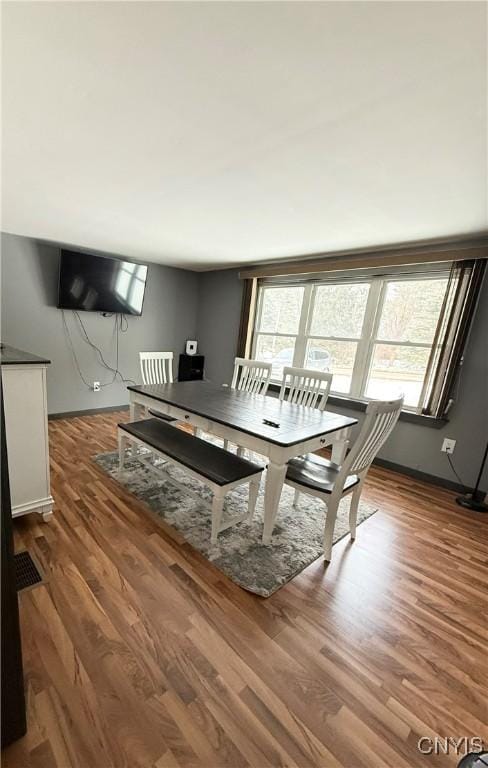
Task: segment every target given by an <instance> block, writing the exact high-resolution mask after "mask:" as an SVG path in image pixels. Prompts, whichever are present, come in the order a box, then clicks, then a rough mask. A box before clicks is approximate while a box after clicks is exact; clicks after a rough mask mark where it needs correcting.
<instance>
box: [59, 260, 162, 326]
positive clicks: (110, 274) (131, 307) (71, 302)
mask: <svg viewBox="0 0 488 768" xmlns="http://www.w3.org/2000/svg"><path fill="white" fill-rule="evenodd" d="M146 277H147V266H145V265H144V264H134V263H133V262H131V261H121V260H120V259H112V258H108V257H105V256H95V255H93V254H91V253H78V252H76V251H65V250H62V251H61V262H60V267H59V294H58V307H59V308H60V309H76V310H85V311H88V312H107V313H115V312H120V313H122V314H126V315H141V314H142V305H143V302H144V291H145V288H146Z"/></svg>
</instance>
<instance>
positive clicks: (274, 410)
mask: <svg viewBox="0 0 488 768" xmlns="http://www.w3.org/2000/svg"><path fill="white" fill-rule="evenodd" d="M128 390H129V411H130V420H131V421H136V420H137V419H140V418H144V417H145V414H146V410H147V409H152V410H153V411H156V412H158V413H162V414H164V415H167V416H169V417H171V418H174V419H175V420H177V421H180V422H182V423H184V424H189V425H191V426H192V427H194V428H195V429H196V430H199V431H200V430H201V431H202V432H205V433H208V434H210V435H214V436H216V437H219V438H222V439H223V440H227V441H229V442H231V443H235V444H236V445H238V446H239V447H241V448H246V449H248V450H250V451H253V452H255V453H258V454H260V456H263V457H264V458H265V459H267V472H266V473H265V478H266V479H265V493H264V526H263V543H264V544H269V543H270V540H271V535H272V532H273V528H274V525H275V521H276V518H277V515H278V510H279V502H280V496H281V492H282V489H283V483H284V480H285V475H286V471H287V463H288V461H289V460H290V459H292V458H294V457H296V456H302V455H304V454H306V453H310V452H312V451H317V450H319V449H321V448H325V447H327V446H330V447H331V449H332V461H334V462H335V463H336V464H341V463H342V461H343V460H344V457H345V454H346V451H347V446H348V443H349V440H350V434H351V429H352V428H353V427H354V426H355V425H356V424H357V419H354V418H351V417H349V416H343V415H342V414H339V413H333V412H332V411H328V410H323V411H321V410H319V409H318V408H311V407H307V406H303V405H296V404H294V403H289V402H287V401H286V400H281V399H279V398H278V397H274V396H272V395H270V394H267V395H258V394H251V393H249V392H244V391H240V390H238V389H232V388H230V387H226V386H221V385H218V384H214V383H212V382H209V381H179V382H173V383H168V384H147V385H144V384H142V385H129V386H128Z"/></svg>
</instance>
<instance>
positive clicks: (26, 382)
mask: <svg viewBox="0 0 488 768" xmlns="http://www.w3.org/2000/svg"><path fill="white" fill-rule="evenodd" d="M2 382H3V398H4V407H5V431H6V437H7V453H8V463H9V475H10V495H11V497H12V516H13V517H17V516H18V515H25V514H27V513H28V512H37V513H39V514H41V515H42V517H43V519H44V520H48V519H49V518H50V517H51V515H52V508H53V503H54V502H53V498H52V496H51V488H50V479H49V438H48V429H47V397H46V363H34V364H30V363H20V364H15V363H13V364H2Z"/></svg>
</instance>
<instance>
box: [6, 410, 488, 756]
mask: <svg viewBox="0 0 488 768" xmlns="http://www.w3.org/2000/svg"><path fill="white" fill-rule="evenodd" d="M126 418H127V414H126V413H111V414H108V415H107V414H99V415H95V416H87V417H83V418H73V419H66V420H62V421H61V420H60V421H53V422H51V423H50V437H51V466H52V481H53V494H54V497H55V501H56V508H55V515H54V518H53V520H52V521H51V522H50V523H47V524H46V523H42V521H39V520H38V519H37V518H36V517H34V516H27V517H25V518H23V519H21V520H18V521H16V525H15V528H16V547H17V549H20V548H23V547H27V548H29V550H30V551H32V552H33V553H34V555H35V556H36V558H37V560H38V561H39V562H40V563H41V565H42V567H43V569H44V570H45V573H46V578H47V582H46V583H45V584H43V585H41V586H39V587H37V588H35V589H32V590H30V591H26V592H23V593H22V594H21V595H20V612H21V624H22V633H23V647H24V663H25V680H26V688H27V702H28V722H29V730H28V734H27V736H26V737H25V738H24V739H22V740H21V741H19V742H17V743H16V744H15V745H12V746H11V747H9V748H8V749H7V750H5V751H4V753H3V755H2V757H3V765H4V768H21V766H22V767H24V766H25V768H41V767H42V768H68V767H69V766H74V767H76V768H109V767H110V766H114V767H116V768H126V767H127V768H135V767H136V766H141V767H142V766H143V767H144V768H149V767H153V768H177V767H178V766H180V768H185V767H187V766H188V768H197V767H199V766H205V767H208V768H217V766H229V768H241V767H242V768H245V766H252V768H265V767H266V766H322V767H326V768H338V767H339V766H347V767H348V768H359V767H362V766H364V767H365V768H383V767H384V766H391V767H392V768H393V767H394V768H412V767H415V766H419V768H420V766H435V767H437V766H438V767H439V768H441V766H446V765H447V766H455V765H456V764H457V762H458V759H459V758H456V757H455V755H453V754H452V753H451V754H450V755H447V756H445V755H443V756H434V755H431V756H427V755H422V754H421V753H420V752H419V750H418V747H417V743H418V740H419V738H420V737H421V736H429V737H434V736H435V735H436V734H437V735H439V736H441V737H446V736H452V737H456V738H459V737H462V736H468V737H471V736H482V737H484V738H485V741H487V742H488V732H487V727H486V720H487V704H486V688H487V683H488V668H487V656H486V650H487V618H488V589H487V583H488V577H487V571H488V568H487V565H488V548H487V537H486V531H487V524H488V521H487V520H486V516H485V517H483V516H482V515H481V514H475V513H469V512H467V511H465V510H462V509H461V508H460V507H458V506H456V505H455V503H454V496H453V494H451V493H449V492H447V491H443V490H441V489H439V488H434V487H432V486H429V485H427V484H424V483H420V482H413V481H412V480H411V479H409V478H406V477H404V476H402V475H399V474H395V473H392V472H389V471H386V470H381V469H374V470H373V471H372V472H371V473H370V476H369V478H368V481H367V484H366V488H365V499H366V500H367V501H370V502H373V503H375V504H377V505H378V506H379V507H380V511H379V512H378V513H377V514H375V515H373V517H371V518H370V519H369V520H367V521H366V522H365V523H364V524H363V525H361V526H360V527H359V528H358V537H357V540H356V542H355V543H354V544H353V545H351V544H350V542H349V540H347V539H345V540H343V541H342V542H340V543H339V544H338V545H336V546H334V549H333V558H332V563H331V564H330V565H329V566H328V567H327V568H325V567H324V563H323V561H322V560H318V561H316V562H315V563H314V564H312V565H311V566H310V567H309V568H308V569H307V570H306V571H304V572H303V573H302V574H301V575H300V576H299V577H297V578H296V579H294V580H293V582H291V583H290V584H288V585H287V586H285V587H284V588H283V589H281V590H280V591H279V592H278V593H277V594H275V595H274V596H273V597H271V598H269V599H267V600H263V599H260V598H257V597H255V596H252V595H250V594H248V593H246V592H244V591H243V590H241V589H239V588H238V587H237V586H235V585H234V584H232V583H231V582H229V581H227V580H226V579H225V577H223V576H222V574H220V573H219V572H218V571H216V570H214V569H213V568H212V566H211V565H209V564H208V563H207V562H206V561H205V560H203V559H202V558H201V557H200V555H199V554H198V553H196V552H195V551H194V550H192V549H191V548H190V547H189V546H188V545H186V544H185V543H183V542H182V541H181V539H180V538H179V536H178V534H177V533H175V532H174V531H171V530H170V529H168V528H165V527H164V525H161V524H159V523H158V522H156V521H155V520H154V518H153V517H152V516H151V514H150V513H149V512H148V511H147V510H146V509H145V507H144V505H143V504H141V503H140V502H139V501H137V499H135V498H134V497H132V496H131V495H130V494H129V493H127V492H126V491H125V490H124V489H123V488H122V487H121V486H119V485H117V483H116V482H114V481H112V480H111V479H110V478H109V477H107V476H106V475H105V474H104V473H103V472H102V471H101V470H100V469H99V468H98V467H97V466H96V465H95V464H94V463H93V462H92V460H91V457H92V456H93V455H94V454H95V453H99V452H103V451H107V450H113V449H115V443H116V440H115V424H116V423H117V421H118V420H126Z"/></svg>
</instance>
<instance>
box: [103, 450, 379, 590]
mask: <svg viewBox="0 0 488 768" xmlns="http://www.w3.org/2000/svg"><path fill="white" fill-rule="evenodd" d="M250 458H252V459H254V460H255V461H257V462H259V459H260V457H258V456H256V455H255V456H253V457H250ZM94 459H95V461H96V462H97V464H99V466H100V467H101V468H102V469H103V470H105V472H107V473H108V474H109V475H110V476H111V477H113V478H114V480H116V481H117V482H119V483H120V484H121V485H123V486H124V487H125V488H127V489H128V490H129V491H130V492H131V493H133V494H134V496H136V497H137V498H138V499H140V500H141V501H143V502H145V503H146V504H147V505H148V506H149V507H150V509H151V510H152V511H153V512H155V513H156V514H157V515H159V517H161V518H162V519H163V520H164V521H165V522H166V523H168V524H169V525H171V526H172V527H173V528H175V529H176V530H177V531H178V532H179V533H180V534H181V535H182V536H183V538H184V539H185V540H186V541H187V542H188V543H189V544H191V545H192V547H194V548H195V549H197V550H198V551H199V552H201V554H202V555H203V556H204V557H205V558H207V560H209V561H210V562H211V563H212V564H213V565H214V566H215V567H216V568H218V569H219V570H220V571H222V573H225V575H226V576H228V577H229V578H230V579H232V581H234V582H235V583H236V584H238V585H239V586H240V587H243V588H244V589H246V590H248V591H249V592H254V593H255V594H256V595H261V596H262V597H269V596H270V595H272V594H273V592H276V591H277V590H278V589H279V588H280V587H282V586H283V585H284V584H286V583H287V582H288V581H290V580H291V579H293V578H294V576H296V575H297V574H299V573H300V572H301V571H303V569H304V568H306V567H307V566H308V565H310V563H313V561H314V560H316V559H317V558H319V557H321V556H322V554H323V549H322V537H323V531H324V522H325V505H324V504H323V503H322V502H321V501H320V500H319V499H315V498H313V497H312V496H305V495H304V494H302V495H301V496H300V502H299V505H298V507H297V508H296V509H294V508H293V506H292V502H293V495H294V491H293V489H292V488H290V487H289V486H286V485H285V486H284V488H283V493H282V496H281V501H280V511H279V515H278V520H277V522H276V525H275V528H274V532H273V538H272V541H271V544H269V545H267V546H265V545H263V544H262V542H261V536H262V532H263V501H264V481H265V478H264V475H263V480H262V481H261V488H260V492H259V498H258V502H257V505H256V512H255V515H254V519H253V521H252V522H251V523H247V522H242V523H238V524H237V525H234V526H232V527H231V528H228V529H227V530H225V531H223V532H222V533H220V534H219V537H218V542H217V544H214V545H213V546H212V545H211V544H210V529H211V515H210V510H209V509H208V508H207V507H206V506H205V504H202V503H201V502H199V501H198V500H196V499H195V498H194V497H192V496H190V495H188V494H186V493H185V492H184V491H183V490H182V489H180V488H178V487H176V486H175V485H173V484H172V483H171V482H169V481H168V480H165V479H162V478H161V477H160V476H158V475H157V472H156V471H155V470H153V469H152V468H151V467H148V466H147V465H146V464H143V463H142V462H140V461H138V459H137V458H133V457H132V456H130V455H129V454H127V458H126V461H125V467H124V470H123V471H122V472H119V470H118V454H117V453H102V454H99V455H98V456H95V457H94ZM158 463H161V462H156V466H157V464H158ZM260 463H264V462H263V460H262V457H261V462H260ZM165 471H166V472H167V473H168V474H169V475H170V476H171V477H174V478H175V480H177V481H178V482H179V483H181V484H182V485H184V486H185V487H187V488H189V489H191V490H193V492H196V493H197V494H198V495H199V496H200V498H201V499H202V500H204V501H206V502H207V503H209V502H211V499H212V493H211V491H209V490H208V489H207V488H205V486H204V485H203V484H202V483H200V482H199V481H198V480H194V479H193V478H191V477H189V476H188V475H186V474H185V473H184V472H183V471H182V470H180V469H178V468H177V467H174V466H171V465H170V464H166V465H165ZM349 499H350V497H347V498H346V499H344V500H343V501H341V504H340V507H339V512H338V515H337V520H336V525H335V532H334V543H336V542H337V541H339V539H342V538H343V537H344V536H346V535H347V534H348V533H349V521H348V513H349V503H350V502H349ZM247 500H248V486H246V485H243V486H241V487H240V488H236V489H235V490H233V491H230V492H229V493H228V494H227V497H226V501H225V506H224V516H225V514H226V513H228V514H230V515H231V516H234V515H238V514H242V512H243V511H244V510H245V509H247ZM376 509H377V508H376V507H373V506H371V505H370V504H366V503H364V502H361V503H360V505H359V512H358V524H359V523H362V522H364V520H367V518H368V517H370V516H371V515H372V514H374V512H376Z"/></svg>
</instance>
